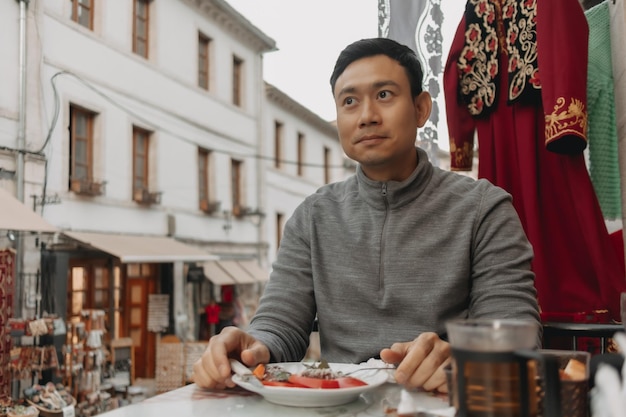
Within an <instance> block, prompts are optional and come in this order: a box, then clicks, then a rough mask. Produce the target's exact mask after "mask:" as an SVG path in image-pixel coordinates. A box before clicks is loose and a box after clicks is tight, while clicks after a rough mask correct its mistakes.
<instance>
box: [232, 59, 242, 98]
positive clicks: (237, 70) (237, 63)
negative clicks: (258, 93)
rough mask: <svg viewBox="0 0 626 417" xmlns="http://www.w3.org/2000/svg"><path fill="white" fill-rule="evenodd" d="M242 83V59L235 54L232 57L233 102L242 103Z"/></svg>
mask: <svg viewBox="0 0 626 417" xmlns="http://www.w3.org/2000/svg"><path fill="white" fill-rule="evenodd" d="M242 83H243V61H242V60H241V59H239V58H237V57H236V56H234V57H233V104H234V105H235V106H239V107H241V105H242V97H241V95H242V88H243V86H242Z"/></svg>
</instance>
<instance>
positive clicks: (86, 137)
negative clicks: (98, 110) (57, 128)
mask: <svg viewBox="0 0 626 417" xmlns="http://www.w3.org/2000/svg"><path fill="white" fill-rule="evenodd" d="M94 118H95V114H94V113H93V112H90V111H88V110H85V109H82V108H79V107H77V106H70V184H69V188H70V189H74V187H73V184H77V183H85V184H89V183H91V182H92V177H93V122H94Z"/></svg>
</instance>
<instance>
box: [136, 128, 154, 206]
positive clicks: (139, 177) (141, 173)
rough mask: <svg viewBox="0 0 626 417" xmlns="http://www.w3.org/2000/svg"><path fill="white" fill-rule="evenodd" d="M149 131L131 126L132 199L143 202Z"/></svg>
mask: <svg viewBox="0 0 626 417" xmlns="http://www.w3.org/2000/svg"><path fill="white" fill-rule="evenodd" d="M149 145H150V132H148V131H147V130H144V129H141V128H138V127H133V200H135V201H137V202H143V201H144V198H143V197H144V196H145V195H146V193H148V185H149V183H148V180H149V177H148V172H149V171H148V156H149Z"/></svg>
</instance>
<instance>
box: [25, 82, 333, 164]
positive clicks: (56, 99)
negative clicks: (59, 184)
mask: <svg viewBox="0 0 626 417" xmlns="http://www.w3.org/2000/svg"><path fill="white" fill-rule="evenodd" d="M61 75H67V76H71V77H73V78H75V79H76V80H77V81H79V82H80V83H81V84H83V85H84V86H85V87H87V88H89V89H90V90H91V91H93V92H95V93H96V94H98V95H99V96H100V97H102V98H103V99H105V100H106V101H108V102H109V103H111V104H113V105H114V106H116V107H117V108H119V109H121V110H123V111H124V112H126V113H127V114H129V115H131V116H132V117H134V118H136V119H137V120H139V121H141V122H142V123H144V124H145V125H147V126H150V127H151V128H152V129H153V130H155V131H159V132H163V133H167V134H168V135H171V136H173V137H175V138H177V139H180V140H182V141H184V142H187V143H190V144H193V145H194V146H200V145H198V143H197V142H194V141H192V140H190V139H189V138H187V137H184V136H182V135H180V134H178V133H176V132H173V131H172V130H169V129H167V128H164V127H163V126H159V125H158V124H156V123H154V122H153V121H152V120H148V119H146V118H145V117H143V116H141V115H140V114H138V113H136V112H135V111H133V110H131V109H129V108H128V107H126V106H124V105H123V104H121V103H119V102H118V101H116V100H115V99H113V98H112V97H110V96H108V95H107V94H105V93H104V92H102V91H101V90H99V89H98V88H97V87H95V86H93V85H92V84H91V83H89V82H88V81H86V80H84V79H83V78H81V77H80V76H78V75H76V74H74V73H73V72H71V71H67V70H62V71H59V72H57V73H56V74H54V75H53V76H52V78H51V79H50V82H51V84H52V91H53V94H54V114H53V118H52V122H51V124H50V128H49V129H48V134H47V135H46V139H45V141H44V143H43V145H42V146H41V148H40V149H39V150H38V151H37V152H36V153H38V154H41V153H42V152H43V151H44V149H45V148H46V146H47V145H48V143H49V142H50V138H51V137H52V133H53V131H54V128H55V127H56V123H57V121H58V119H59V114H60V107H61V100H60V97H59V92H58V89H57V86H56V81H57V77H58V76H61ZM200 147H201V146H200ZM210 150H211V151H212V152H216V153H221V154H227V155H231V156H236V157H240V158H254V159H258V160H267V161H277V162H280V163H284V164H291V165H300V166H306V167H316V168H344V167H345V165H344V164H342V165H326V164H315V163H306V162H299V161H292V160H288V159H277V158H276V157H274V156H267V155H260V154H256V153H254V154H246V153H240V152H233V151H226V150H223V149H216V148H211V149H210Z"/></svg>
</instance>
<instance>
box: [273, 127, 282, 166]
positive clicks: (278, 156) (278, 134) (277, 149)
mask: <svg viewBox="0 0 626 417" xmlns="http://www.w3.org/2000/svg"><path fill="white" fill-rule="evenodd" d="M282 154H283V124H282V123H280V122H278V121H275V122H274V166H275V167H276V168H280V167H281V165H282V159H283V155H282Z"/></svg>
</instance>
